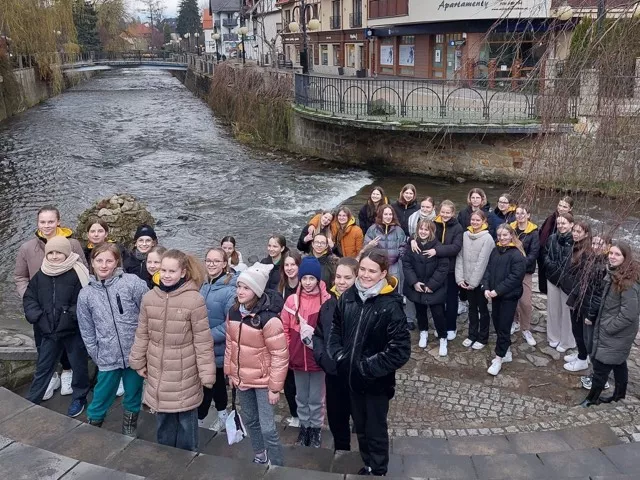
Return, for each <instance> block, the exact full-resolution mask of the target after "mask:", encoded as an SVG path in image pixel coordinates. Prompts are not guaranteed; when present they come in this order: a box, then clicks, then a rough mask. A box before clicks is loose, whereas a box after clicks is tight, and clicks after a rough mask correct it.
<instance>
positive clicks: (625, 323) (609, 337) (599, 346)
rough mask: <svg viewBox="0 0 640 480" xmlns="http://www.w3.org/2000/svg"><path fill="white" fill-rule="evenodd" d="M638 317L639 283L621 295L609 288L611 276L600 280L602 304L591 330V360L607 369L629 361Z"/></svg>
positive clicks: (639, 305) (611, 286)
mask: <svg viewBox="0 0 640 480" xmlns="http://www.w3.org/2000/svg"><path fill="white" fill-rule="evenodd" d="M639 317H640V283H639V282H636V283H634V284H633V285H632V286H631V287H629V288H627V289H626V290H625V291H623V292H618V291H617V290H616V289H615V288H614V287H613V285H612V284H611V274H610V273H608V274H607V275H606V277H605V279H604V289H603V292H602V302H601V305H600V310H599V312H598V317H597V320H596V323H595V325H594V329H593V349H592V351H591V356H592V358H595V359H596V360H598V361H599V362H602V363H605V364H607V365H620V364H621V363H623V362H625V361H626V360H627V358H629V353H630V352H631V345H633V341H634V340H635V338H636V334H637V333H638V321H639Z"/></svg>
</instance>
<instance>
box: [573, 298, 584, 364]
mask: <svg viewBox="0 0 640 480" xmlns="http://www.w3.org/2000/svg"><path fill="white" fill-rule="evenodd" d="M571 332H572V333H573V338H575V340H576V345H577V346H578V358H579V359H580V360H586V359H587V345H586V344H585V343H584V317H583V316H582V315H581V314H580V312H579V311H578V310H577V309H571Z"/></svg>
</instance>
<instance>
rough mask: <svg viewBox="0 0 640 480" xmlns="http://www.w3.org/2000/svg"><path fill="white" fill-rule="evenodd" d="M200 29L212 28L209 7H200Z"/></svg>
mask: <svg viewBox="0 0 640 480" xmlns="http://www.w3.org/2000/svg"><path fill="white" fill-rule="evenodd" d="M202 29H203V30H213V17H212V16H211V15H209V9H208V8H204V9H202Z"/></svg>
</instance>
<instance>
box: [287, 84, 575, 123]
mask: <svg viewBox="0 0 640 480" xmlns="http://www.w3.org/2000/svg"><path fill="white" fill-rule="evenodd" d="M561 91H562V92H565V88H564V85H562V80H560V79H540V78H535V79H531V78H526V79H505V80H504V81H498V80H494V81H489V80H488V79H475V80H418V79H416V80H413V79H397V78H391V79H373V78H367V79H361V78H346V77H333V76H323V75H302V74H296V75H295V103H296V104H297V105H299V106H301V107H305V108H307V109H310V110H314V111H316V112H318V113H326V114H330V115H332V116H335V117H343V118H349V119H358V120H359V119H368V120H388V121H399V122H402V121H407V122H429V123H433V122H435V123H457V124H477V123H481V124H489V123H497V124H512V123H538V122H541V121H542V118H543V117H544V118H546V119H549V118H552V120H553V121H554V123H558V122H570V121H572V120H573V119H575V118H576V117H577V98H576V97H573V96H571V95H568V94H562V95H560V93H559V92H561Z"/></svg>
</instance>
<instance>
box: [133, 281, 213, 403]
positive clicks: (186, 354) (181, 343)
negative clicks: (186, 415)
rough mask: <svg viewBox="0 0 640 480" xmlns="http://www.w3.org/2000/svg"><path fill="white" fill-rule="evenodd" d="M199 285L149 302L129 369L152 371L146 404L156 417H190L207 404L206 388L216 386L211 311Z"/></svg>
mask: <svg viewBox="0 0 640 480" xmlns="http://www.w3.org/2000/svg"><path fill="white" fill-rule="evenodd" d="M198 290H199V289H198V287H197V286H196V284H195V283H193V282H191V281H189V282H187V283H185V284H184V285H182V286H181V287H180V288H178V289H177V290H174V291H173V292H169V293H165V292H163V291H162V290H160V288H158V287H156V288H154V289H153V290H151V291H150V292H148V293H147V294H145V296H144V297H142V305H141V306H140V319H139V322H138V328H137V330H136V339H135V341H134V344H133V347H132V348H131V355H130V356H129V365H130V366H131V368H133V369H134V370H142V369H143V368H145V367H146V368H147V385H146V387H145V390H144V399H143V402H144V403H145V404H146V405H148V406H149V408H151V410H154V411H156V412H162V413H175V412H185V411H188V410H192V409H194V408H196V407H198V406H199V405H200V404H201V403H202V386H203V385H205V386H208V387H210V386H212V385H213V384H214V382H215V380H216V367H215V363H214V357H213V337H212V336H211V330H209V320H208V318H207V307H206V306H205V303H204V298H202V295H200V293H199V291H198Z"/></svg>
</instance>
